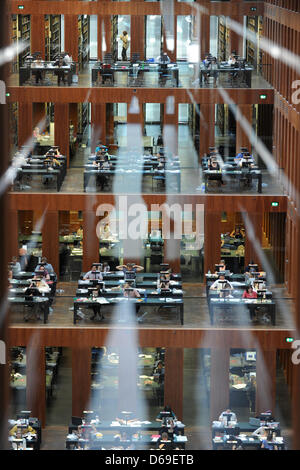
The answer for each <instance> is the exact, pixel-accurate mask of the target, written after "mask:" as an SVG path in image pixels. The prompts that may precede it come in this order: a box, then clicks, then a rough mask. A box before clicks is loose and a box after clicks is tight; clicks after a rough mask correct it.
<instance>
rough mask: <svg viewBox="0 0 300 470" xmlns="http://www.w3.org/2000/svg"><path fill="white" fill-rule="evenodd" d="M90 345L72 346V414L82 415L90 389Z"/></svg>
mask: <svg viewBox="0 0 300 470" xmlns="http://www.w3.org/2000/svg"><path fill="white" fill-rule="evenodd" d="M91 358H92V353H91V347H82V346H81V345H80V344H78V345H75V344H74V345H73V347H72V415H73V416H83V411H84V410H86V409H87V408H88V405H89V400H90V390H91Z"/></svg>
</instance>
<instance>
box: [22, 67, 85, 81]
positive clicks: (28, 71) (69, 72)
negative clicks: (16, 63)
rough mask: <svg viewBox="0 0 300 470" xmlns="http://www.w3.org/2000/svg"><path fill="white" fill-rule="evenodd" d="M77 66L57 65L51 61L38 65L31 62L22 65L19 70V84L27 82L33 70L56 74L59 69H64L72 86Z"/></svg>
mask: <svg viewBox="0 0 300 470" xmlns="http://www.w3.org/2000/svg"><path fill="white" fill-rule="evenodd" d="M75 69H76V66H75V64H72V65H65V66H62V67H58V66H57V65H53V64H52V63H51V62H48V63H47V62H45V63H43V65H41V66H39V67H37V66H36V64H34V63H31V64H30V63H29V64H28V65H27V66H24V67H20V70H19V86H22V85H24V84H25V82H26V81H27V80H29V79H30V77H31V75H32V72H35V71H39V72H42V74H43V73H45V72H48V73H51V74H55V72H57V71H58V70H60V71H61V70H63V71H64V73H65V75H67V82H68V85H69V86H70V85H71V84H72V76H73V73H75Z"/></svg>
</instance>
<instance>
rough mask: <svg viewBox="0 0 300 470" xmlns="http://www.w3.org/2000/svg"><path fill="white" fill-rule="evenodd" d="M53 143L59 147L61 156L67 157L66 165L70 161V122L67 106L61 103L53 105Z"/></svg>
mask: <svg viewBox="0 0 300 470" xmlns="http://www.w3.org/2000/svg"><path fill="white" fill-rule="evenodd" d="M54 141H55V145H59V147H60V152H61V154H62V155H65V156H66V157H67V165H68V166H69V161H70V122H69V105H68V104H62V103H59V102H57V103H55V104H54Z"/></svg>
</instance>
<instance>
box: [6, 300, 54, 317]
mask: <svg viewBox="0 0 300 470" xmlns="http://www.w3.org/2000/svg"><path fill="white" fill-rule="evenodd" d="M8 301H9V303H10V304H11V305H23V306H25V305H28V306H29V307H34V306H35V305H38V306H39V307H40V308H41V309H42V311H43V316H44V323H47V322H48V315H49V299H48V298H47V297H33V300H25V297H8Z"/></svg>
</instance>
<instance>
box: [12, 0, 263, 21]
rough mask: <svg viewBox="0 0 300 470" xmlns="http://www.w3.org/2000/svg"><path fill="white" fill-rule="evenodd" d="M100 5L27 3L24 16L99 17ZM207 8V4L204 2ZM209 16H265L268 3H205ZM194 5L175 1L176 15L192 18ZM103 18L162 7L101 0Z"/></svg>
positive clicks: (53, 0) (73, 0) (50, 0)
mask: <svg viewBox="0 0 300 470" xmlns="http://www.w3.org/2000/svg"><path fill="white" fill-rule="evenodd" d="M98 3H99V2H83V1H81V0H69V1H66V0H65V1H60V0H43V1H38V0H26V1H25V2H24V10H23V14H34V13H35V12H36V11H39V13H45V14H58V13H60V14H63V15H84V14H86V15H97V14H99V4H98ZM200 3H201V5H202V6H203V1H201V2H200ZM19 4H20V2H19V1H18V0H12V1H11V5H10V11H11V13H15V14H18V13H19V12H20V10H19V9H18V5H19ZM205 7H206V9H207V13H208V14H209V15H217V16H218V15H224V16H230V15H234V16H240V17H241V16H244V15H247V14H249V13H250V12H251V7H255V8H256V14H257V15H263V12H264V2H262V1H258V2H256V1H249V2H248V1H247V2H246V3H245V2H238V3H237V2H236V1H234V0H232V1H229V2H226V3H223V2H212V3H209V2H208V3H205ZM191 8H193V5H190V4H189V3H184V2H174V14H175V15H189V14H190V13H191ZM101 15H141V16H143V15H161V8H160V4H159V3H158V2H149V3H148V2H145V3H144V4H143V8H140V6H139V2H120V3H119V4H117V3H115V2H110V1H101Z"/></svg>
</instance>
